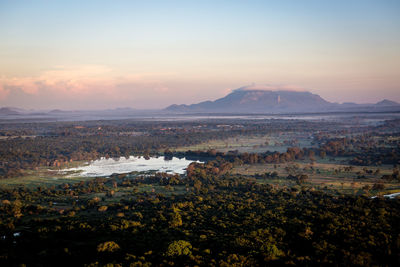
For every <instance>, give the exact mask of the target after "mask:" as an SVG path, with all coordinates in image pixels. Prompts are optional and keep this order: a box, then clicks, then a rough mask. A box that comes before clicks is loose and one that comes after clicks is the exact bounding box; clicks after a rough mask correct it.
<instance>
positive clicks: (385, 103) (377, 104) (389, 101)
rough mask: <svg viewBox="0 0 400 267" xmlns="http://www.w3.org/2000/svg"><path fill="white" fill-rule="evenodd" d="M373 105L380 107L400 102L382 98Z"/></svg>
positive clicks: (397, 104)
mask: <svg viewBox="0 0 400 267" xmlns="http://www.w3.org/2000/svg"><path fill="white" fill-rule="evenodd" d="M375 105H376V106H381V107H392V106H399V105H400V104H399V103H397V102H395V101H391V100H387V99H384V100H382V101H380V102H378V103H376V104H375Z"/></svg>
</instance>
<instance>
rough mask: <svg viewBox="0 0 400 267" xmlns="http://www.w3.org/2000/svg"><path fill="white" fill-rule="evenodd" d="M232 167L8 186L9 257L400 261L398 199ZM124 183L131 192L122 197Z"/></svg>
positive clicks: (0, 245) (48, 261) (0, 241)
mask: <svg viewBox="0 0 400 267" xmlns="http://www.w3.org/2000/svg"><path fill="white" fill-rule="evenodd" d="M230 168H231V165H230V163H228V162H226V161H224V160H221V159H220V160H213V161H209V162H208V163H205V164H198V163H193V164H191V165H190V166H189V168H188V175H187V177H184V176H177V175H167V174H157V175H155V176H154V177H150V178H148V179H146V178H144V177H143V178H139V179H137V178H134V177H131V176H130V175H129V174H122V175H115V176H113V177H111V178H109V179H105V178H98V179H94V180H91V181H89V182H85V183H84V182H81V183H77V184H69V185H68V184H65V185H63V186H60V187H53V188H38V189H37V190H28V189H25V188H18V189H10V190H5V189H3V190H1V191H0V196H1V199H2V203H1V206H0V220H1V221H0V229H1V233H2V237H1V238H0V264H2V265H4V266H5V265H18V264H27V265H28V266H35V265H36V266H41V265H47V266H55V265H57V266H61V265H64V266H71V265H73V266H77V265H83V264H88V265H90V266H102V265H106V264H114V266H125V265H128V266H129V265H132V266H142V265H144V266H150V265H164V266H170V265H202V266H206V265H207V266H217V265H218V266H232V265H236V266H257V265H258V266H265V265H293V264H299V265H360V266H372V265H386V266H398V264H399V263H400V262H399V256H400V242H399V240H400V225H399V224H398V221H399V219H400V213H399V210H400V202H399V199H393V200H391V199H383V198H376V199H370V198H367V197H363V196H339V197H338V196H331V195H327V194H325V193H322V192H319V191H313V190H310V189H296V188H281V189H279V188H276V187H274V186H271V185H262V184H258V183H256V182H255V180H254V179H253V178H246V177H241V176H233V175H230V174H229V170H230ZM141 183H146V184H148V185H153V186H160V185H162V186H165V188H169V187H170V186H171V185H172V186H175V187H176V188H179V187H182V188H184V190H183V192H184V193H178V192H177V193H174V191H168V190H166V191H165V192H155V191H154V192H140V190H138V189H139V188H140V184H141ZM122 189H123V190H124V191H123V192H125V195H124V196H123V197H121V196H117V194H118V192H119V190H122ZM167 192H170V193H168V194H167ZM100 193H105V194H103V195H102V196H101V197H98V196H99V194H100Z"/></svg>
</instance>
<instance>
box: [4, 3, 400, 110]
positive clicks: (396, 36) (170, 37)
mask: <svg viewBox="0 0 400 267" xmlns="http://www.w3.org/2000/svg"><path fill="white" fill-rule="evenodd" d="M251 83H257V84H267V85H269V86H271V85H272V86H274V85H277V86H288V87H290V86H294V87H296V88H305V89H307V90H309V91H311V92H313V93H317V94H320V95H321V96H322V97H323V98H325V99H327V100H329V101H334V102H344V101H354V102H359V103H365V102H377V101H379V100H381V99H383V98H389V99H392V100H396V101H400V1H399V0H393V1H387V0H375V1H369V0H359V1H352V0H344V1H339V0H335V1H334V0H332V1H322V0H315V1H312V0H303V1H298V0H292V1H289V0H287V1H285V0H280V1H266V0H264V1H233V0H229V1H218V0H213V1H189V0H186V1H167V0H164V1H151V0H142V1H119V0H112V1H111V0H108V1H101V0H96V1H82V0H80V1H72V0H68V1H67V0H65V1H56V0H52V1H50V0H49V1H39V0H36V1H33V0H30V1H20V0H18V1H17V0H9V1H7V0H0V106H16V107H23V108H42V109H48V108H62V109H93V108H95V109H102V108H115V107H133V108H160V107H165V106H167V105H169V104H172V103H178V104H180V103H194V102H198V101H202V100H208V99H216V98H218V97H222V96H224V95H225V94H227V93H228V92H230V90H232V89H235V88H238V87H241V86H244V85H248V84H251Z"/></svg>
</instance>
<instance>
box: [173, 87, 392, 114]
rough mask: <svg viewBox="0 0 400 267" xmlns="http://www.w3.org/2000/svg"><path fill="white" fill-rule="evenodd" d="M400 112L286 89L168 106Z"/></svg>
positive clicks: (251, 90) (180, 109)
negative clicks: (329, 99) (338, 101)
mask: <svg viewBox="0 0 400 267" xmlns="http://www.w3.org/2000/svg"><path fill="white" fill-rule="evenodd" d="M371 109H373V110H374V111H390V110H392V109H395V110H400V104H398V103H396V102H393V101H390V100H383V101H381V102H378V103H377V104H356V103H344V104H338V103H331V102H328V101H326V100H325V99H323V98H322V97H320V96H319V95H317V94H313V93H310V92H307V91H299V90H291V89H286V88H278V89H273V88H270V87H267V86H255V85H252V86H244V87H241V88H239V89H236V90H233V91H232V92H231V93H230V94H228V95H226V96H225V97H222V98H219V99H217V100H215V101H204V102H200V103H198V104H192V105H184V104H183V105H171V106H169V107H167V108H166V109H165V111H168V112H173V113H214V112H217V113H299V112H301V113H307V112H332V111H370V110H371Z"/></svg>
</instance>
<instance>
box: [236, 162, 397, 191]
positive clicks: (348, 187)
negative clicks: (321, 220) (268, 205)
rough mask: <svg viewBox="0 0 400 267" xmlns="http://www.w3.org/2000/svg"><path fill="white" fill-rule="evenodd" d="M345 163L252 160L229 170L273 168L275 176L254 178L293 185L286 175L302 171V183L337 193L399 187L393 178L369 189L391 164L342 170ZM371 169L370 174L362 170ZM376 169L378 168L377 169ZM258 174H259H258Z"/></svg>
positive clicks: (250, 173)
mask: <svg viewBox="0 0 400 267" xmlns="http://www.w3.org/2000/svg"><path fill="white" fill-rule="evenodd" d="M346 167H347V168H348V167H349V165H346V164H341V163H336V162H328V160H322V162H314V163H311V162H307V161H298V162H294V163H293V162H291V163H282V164H252V165H247V164H245V165H242V166H236V167H235V168H234V169H233V170H232V174H240V175H246V176H255V177H257V174H264V173H267V172H268V173H272V172H277V173H278V176H277V177H275V178H257V181H258V182H259V183H269V184H273V185H276V186H287V187H290V186H296V182H295V181H293V180H289V179H287V178H286V177H287V176H288V175H290V174H291V175H297V174H306V175H308V177H309V179H308V181H307V182H306V183H304V184H302V186H306V187H312V188H315V189H318V190H323V191H327V192H331V193H335V194H337V193H339V194H371V195H376V194H390V193H394V192H399V191H400V183H399V182H397V181H395V180H393V181H391V182H387V181H386V182H385V183H384V187H385V189H384V190H379V191H378V190H371V188H372V187H373V185H374V184H376V183H380V182H382V179H381V177H382V175H384V174H388V175H389V174H392V172H393V168H392V166H388V165H386V166H379V167H370V166H368V167H363V166H352V167H351V170H345V168H346ZM365 170H367V171H368V172H372V173H370V174H368V173H366V172H365ZM377 171H378V172H377ZM259 176H261V175H259Z"/></svg>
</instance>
